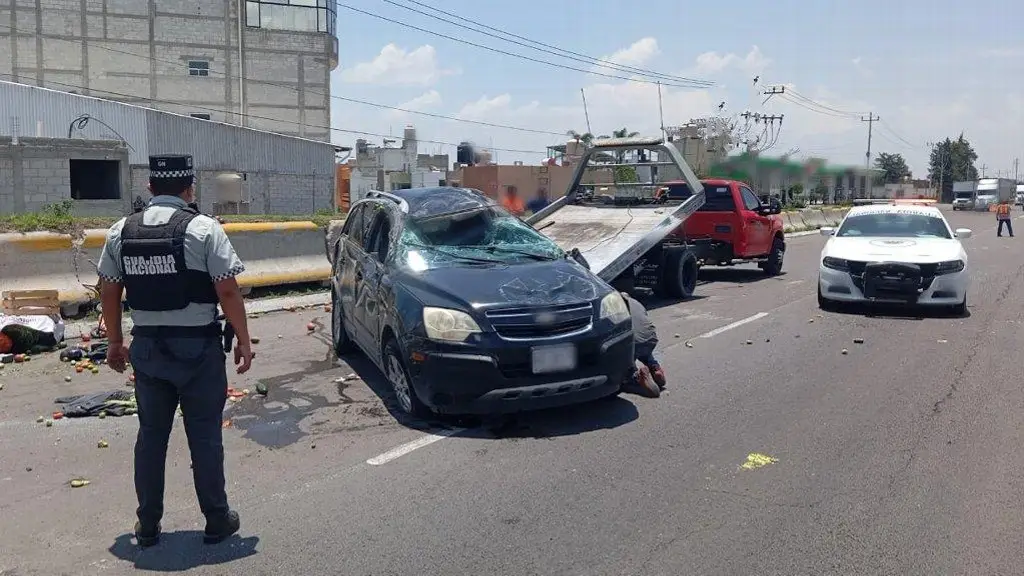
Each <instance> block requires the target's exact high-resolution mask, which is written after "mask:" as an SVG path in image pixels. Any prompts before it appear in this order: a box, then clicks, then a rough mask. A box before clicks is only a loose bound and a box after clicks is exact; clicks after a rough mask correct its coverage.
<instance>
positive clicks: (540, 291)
mask: <svg viewBox="0 0 1024 576" xmlns="http://www.w3.org/2000/svg"><path fill="white" fill-rule="evenodd" d="M399 282H401V283H402V284H403V285H404V286H405V288H406V289H408V290H409V291H410V292H411V293H412V294H413V295H414V296H415V297H416V298H417V299H418V300H419V301H420V302H422V303H423V304H424V305H426V306H444V307H450V308H461V309H464V310H487V309H493V308H509V307H516V306H550V305H553V304H576V303H581V302H592V301H594V300H596V299H597V298H599V297H601V296H604V295H605V294H607V293H608V292H611V288H610V287H609V286H608V285H606V284H605V283H604V282H603V281H602V280H600V279H599V278H597V277H596V276H594V275H593V274H592V273H591V272H590V271H589V270H587V269H586V268H584V267H583V266H581V265H580V264H578V263H577V262H576V261H574V260H571V259H568V258H565V259H561V260H554V261H550V262H526V263H515V264H495V265H479V266H458V267H455V266H452V267H447V268H435V269H432V270H426V271H423V272H412V271H408V270H403V272H402V273H401V274H400V277H399Z"/></svg>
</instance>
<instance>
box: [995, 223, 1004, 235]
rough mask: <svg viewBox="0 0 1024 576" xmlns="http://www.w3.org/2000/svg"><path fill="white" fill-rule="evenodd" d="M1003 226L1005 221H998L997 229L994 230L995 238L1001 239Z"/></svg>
mask: <svg viewBox="0 0 1024 576" xmlns="http://www.w3.org/2000/svg"><path fill="white" fill-rule="evenodd" d="M1004 224H1006V220H1000V221H999V228H998V229H997V230H996V236H999V237H1002V235H1003V225H1004Z"/></svg>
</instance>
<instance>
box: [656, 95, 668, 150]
mask: <svg viewBox="0 0 1024 576" xmlns="http://www.w3.org/2000/svg"><path fill="white" fill-rule="evenodd" d="M658 120H659V121H660V122H661V139H662V140H668V137H667V136H666V134H665V109H664V108H662V103H661V82H658Z"/></svg>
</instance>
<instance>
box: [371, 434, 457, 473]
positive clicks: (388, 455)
mask: <svg viewBox="0 0 1024 576" xmlns="http://www.w3.org/2000/svg"><path fill="white" fill-rule="evenodd" d="M463 430H465V429H464V428H450V429H448V430H440V431H438V432H434V433H431V434H424V435H423V436H421V437H419V438H417V439H416V440H413V441H412V442H406V443H405V444H402V445H401V446H397V447H395V448H392V449H391V450H388V451H387V452H385V453H383V454H381V455H380V456H374V457H373V458H370V459H369V460H367V461H366V463H367V464H369V465H370V466H380V465H381V464H387V463H388V462H391V461H392V460H395V459H397V458H401V457H402V456H405V455H406V454H408V453H410V452H412V451H413V450H419V449H420V448H423V447H425V446H430V445H431V444H433V443H434V442H437V441H438V440H444V439H445V438H447V437H449V436H453V435H455V434H458V433H459V432H462V431H463Z"/></svg>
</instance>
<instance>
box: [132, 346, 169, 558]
mask: <svg viewBox="0 0 1024 576" xmlns="http://www.w3.org/2000/svg"><path fill="white" fill-rule="evenodd" d="M150 345H151V343H150V342H149V341H147V340H146V339H145V338H136V339H135V341H134V342H132V355H131V360H132V368H133V369H134V371H135V401H136V403H137V405H138V417H139V434H138V437H137V439H136V441H135V494H136V495H137V496H138V499H139V508H138V510H137V514H138V518H139V532H140V533H146V534H151V535H154V536H155V533H156V532H157V531H158V526H159V524H160V520H161V518H163V514H164V470H165V467H166V462H167V440H168V438H169V437H170V435H171V427H172V425H173V424H174V410H175V409H176V408H177V407H178V392H177V390H176V389H175V387H174V385H173V384H171V383H170V382H168V381H166V380H163V379H161V378H157V377H155V376H154V374H156V373H159V370H153V369H152V368H153V366H152V364H151V360H152V358H151V356H150V354H149V347H150ZM140 352H141V353H140ZM140 543H141V542H140Z"/></svg>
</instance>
